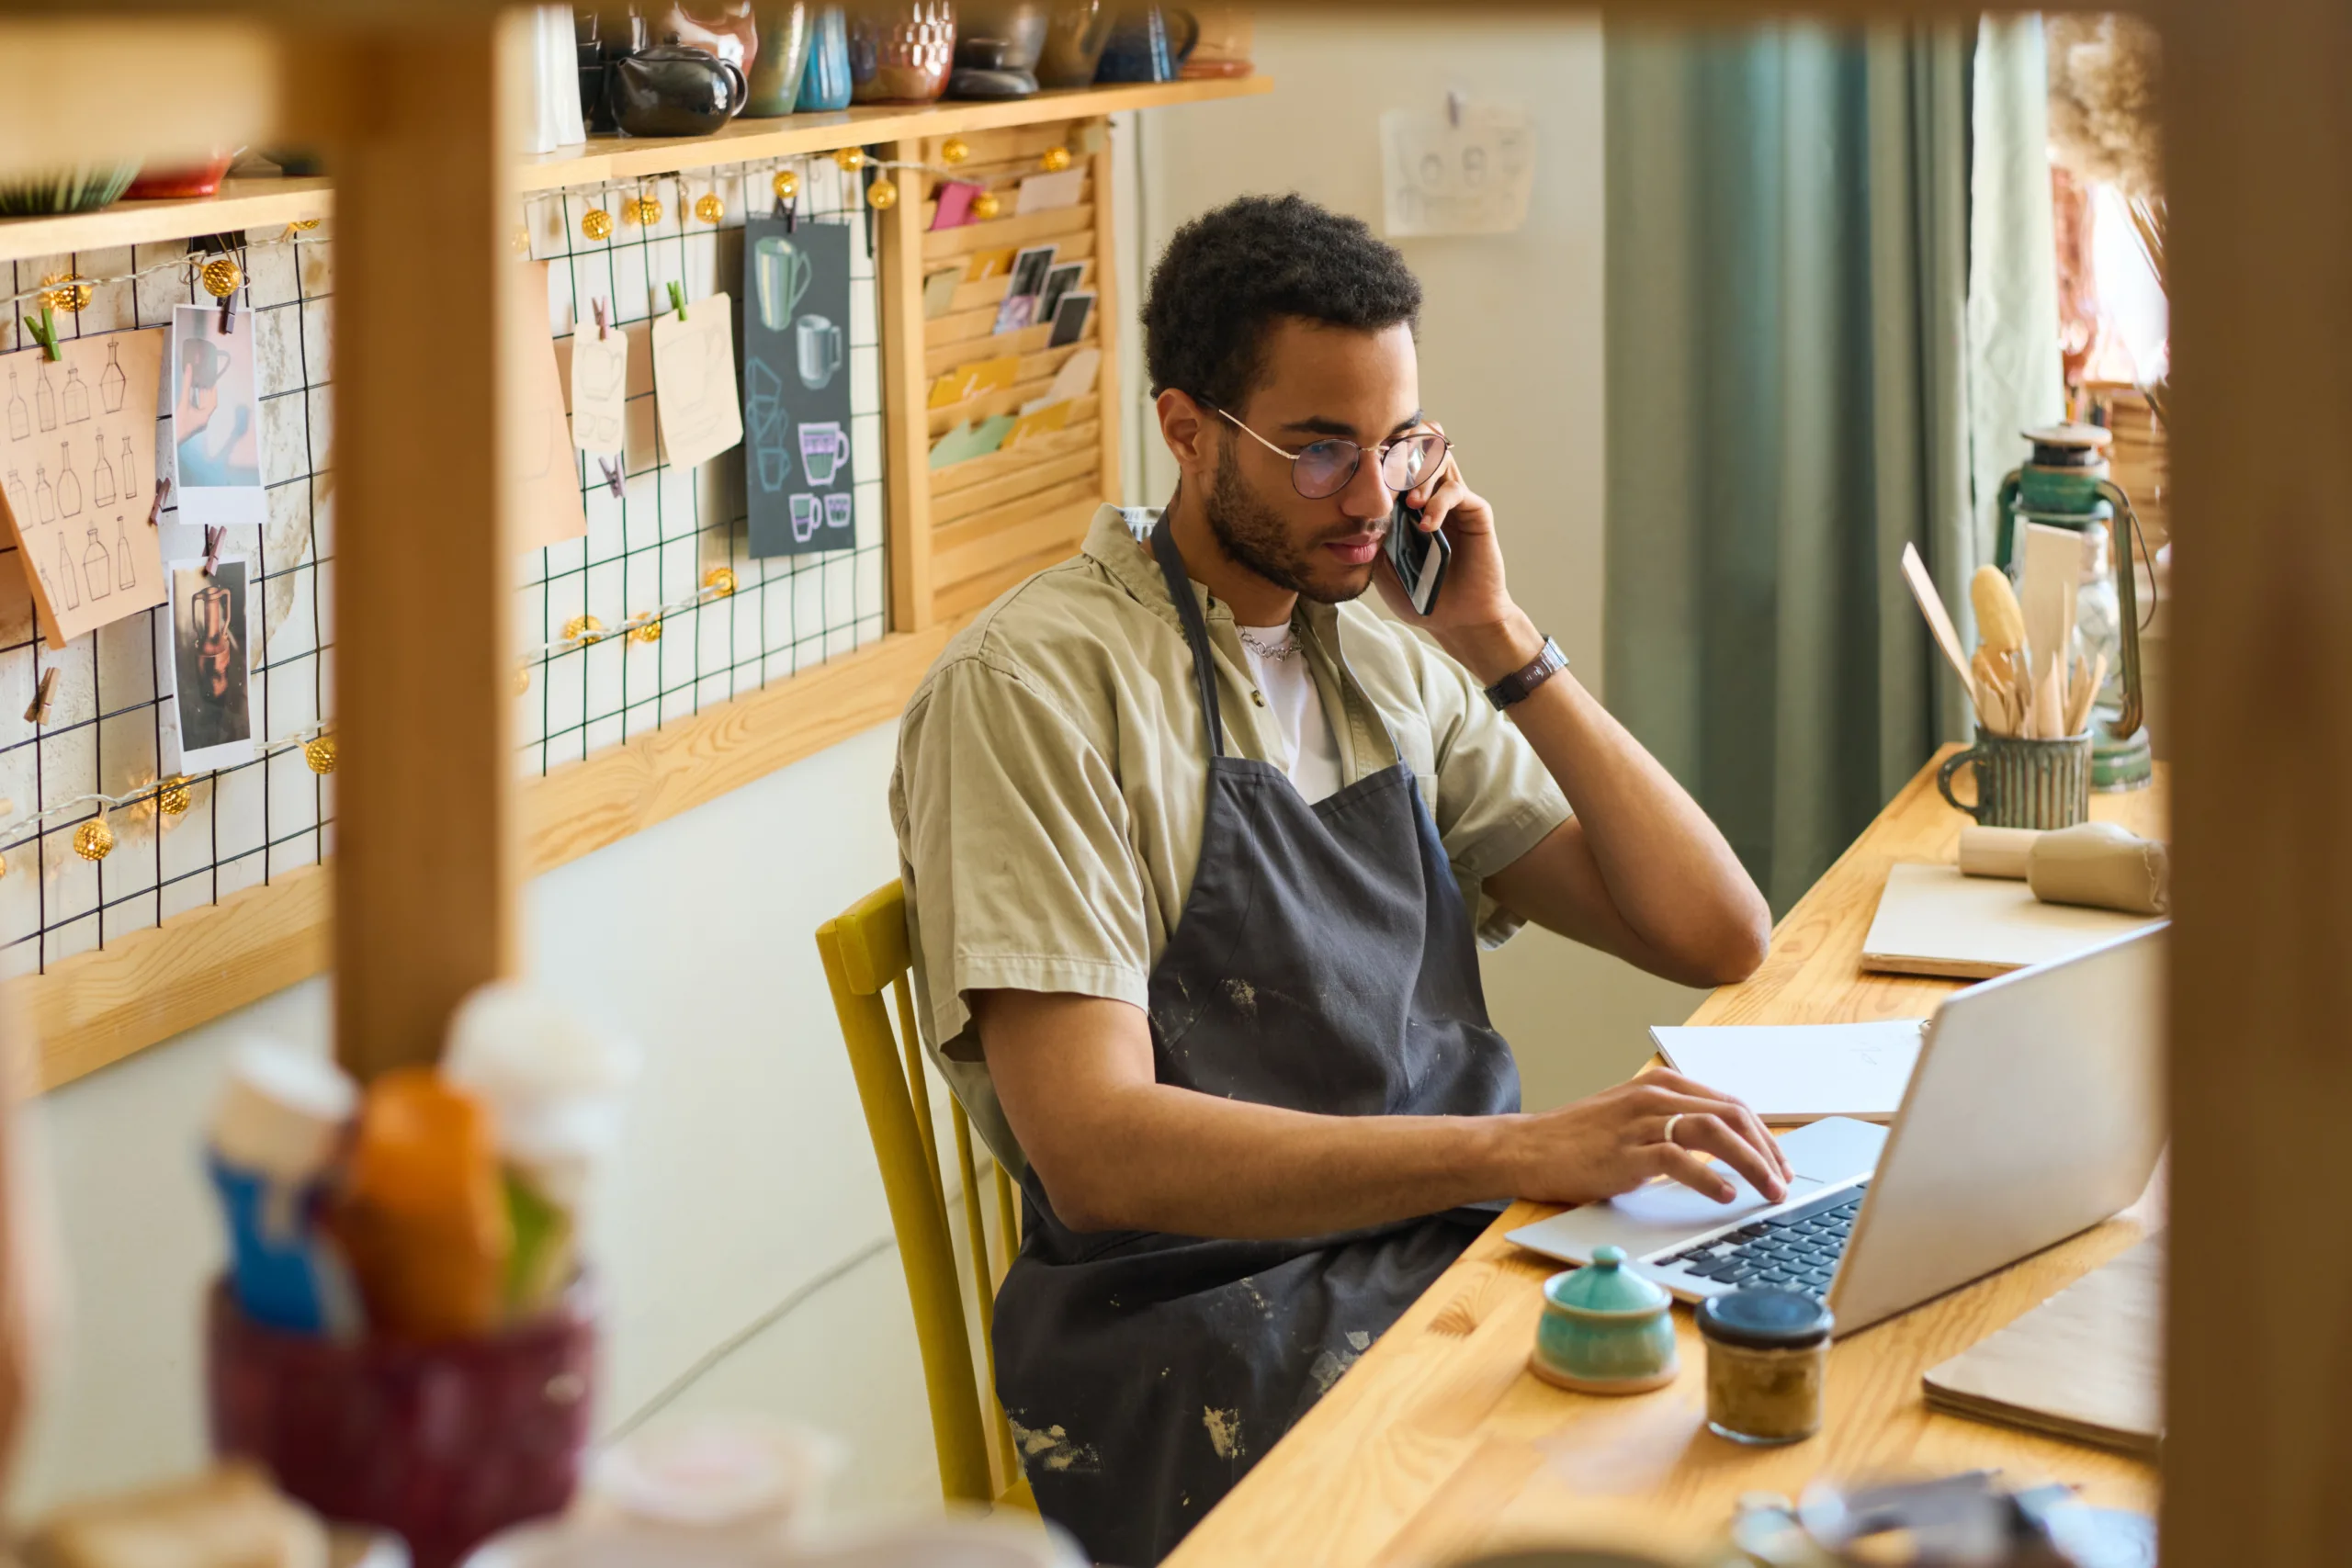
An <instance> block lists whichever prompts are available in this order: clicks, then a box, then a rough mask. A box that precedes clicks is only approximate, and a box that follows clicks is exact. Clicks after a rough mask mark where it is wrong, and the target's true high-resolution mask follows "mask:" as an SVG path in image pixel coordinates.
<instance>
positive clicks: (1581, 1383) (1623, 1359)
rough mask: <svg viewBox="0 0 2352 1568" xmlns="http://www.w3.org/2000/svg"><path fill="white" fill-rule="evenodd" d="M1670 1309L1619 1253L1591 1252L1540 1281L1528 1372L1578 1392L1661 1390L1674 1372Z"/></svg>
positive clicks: (1661, 1290)
mask: <svg viewBox="0 0 2352 1568" xmlns="http://www.w3.org/2000/svg"><path fill="white" fill-rule="evenodd" d="M1673 1308H1674V1298H1673V1296H1671V1295H1669V1294H1668V1292H1667V1290H1666V1287H1665V1286H1663V1285H1661V1284H1659V1283H1658V1282H1657V1280H1652V1279H1650V1278H1648V1277H1647V1276H1646V1275H1645V1274H1643V1273H1642V1272H1641V1271H1640V1270H1639V1269H1634V1268H1630V1267H1628V1266H1627V1264H1626V1262H1625V1254H1624V1251H1623V1248H1621V1247H1595V1248H1594V1249H1593V1253H1592V1261H1591V1262H1590V1263H1589V1264H1587V1265H1586V1266H1585V1267H1584V1268H1582V1269H1571V1270H1569V1271H1568V1272H1567V1273H1565V1274H1555V1275H1553V1276H1552V1277H1551V1278H1550V1279H1548V1280H1544V1317H1543V1320H1542V1321H1541V1322H1540V1323H1538V1324H1537V1325H1536V1328H1535V1352H1534V1354H1533V1355H1532V1357H1531V1358H1529V1360H1528V1370H1529V1371H1532V1372H1533V1373H1534V1374H1535V1375H1536V1376H1537V1377H1539V1378H1542V1379H1543V1380H1544V1382H1549V1383H1556V1384H1557V1385H1558V1386H1560V1387H1562V1388H1570V1389H1575V1390H1576V1391H1577V1393H1648V1392H1649V1391H1650V1390H1651V1389H1654V1388H1664V1387H1665V1386H1666V1385H1667V1384H1668V1383H1670V1382H1673V1381H1674V1376H1675V1373H1676V1372H1678V1371H1680V1370H1681V1369H1680V1363H1679V1360H1678V1359H1677V1358H1676V1355H1675V1349H1674V1315H1673Z"/></svg>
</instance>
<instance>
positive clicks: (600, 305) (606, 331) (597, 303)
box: [589, 294, 612, 342]
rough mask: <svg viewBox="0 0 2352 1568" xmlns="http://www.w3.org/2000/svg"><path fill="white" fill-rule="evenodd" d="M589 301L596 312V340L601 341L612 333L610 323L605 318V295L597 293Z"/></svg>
mask: <svg viewBox="0 0 2352 1568" xmlns="http://www.w3.org/2000/svg"><path fill="white" fill-rule="evenodd" d="M589 303H590V306H591V308H592V309H594V310H595V312H596V338H597V341H599V342H602V341H603V340H604V339H605V338H607V337H609V336H611V335H612V325H611V323H610V322H609V321H606V320H605V297H604V296H603V295H601V294H599V295H598V296H597V297H596V298H595V299H593V300H591V301H590V302H589Z"/></svg>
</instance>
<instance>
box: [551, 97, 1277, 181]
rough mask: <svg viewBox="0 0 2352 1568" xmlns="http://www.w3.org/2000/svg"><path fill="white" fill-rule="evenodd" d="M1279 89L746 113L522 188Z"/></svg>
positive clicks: (559, 159)
mask: <svg viewBox="0 0 2352 1568" xmlns="http://www.w3.org/2000/svg"><path fill="white" fill-rule="evenodd" d="M1273 85H1274V84H1273V78H1272V77H1270V76H1236V77H1227V78H1223V79H1220V80H1213V81H1201V82H1153V83H1137V84H1135V85H1126V86H1111V87H1077V88H1072V89H1071V90H1069V91H1068V92H1061V93H1040V94H1038V95H1037V96H1035V97H1033V98H1012V99H1006V100H1001V101H995V102H984V103H966V102H961V101H957V102H947V103H936V104H862V105H857V106H855V107H851V108H847V109H843V110H842V111H840V112H839V113H836V114H795V115H786V116H784V117H782V118H777V119H739V120H736V121H734V122H732V123H731V124H729V125H728V126H727V127H726V129H724V130H720V131H719V132H718V134H717V135H715V136H680V137H646V138H642V139H639V138H636V137H627V136H592V137H590V138H589V139H588V146H587V149H586V151H585V152H582V151H580V150H577V149H571V148H566V149H564V150H563V151H561V152H546V153H542V154H540V155H539V156H537V157H536V158H527V159H525V160H524V161H523V164H522V165H521V167H520V169H519V170H518V171H517V175H516V186H517V188H518V189H521V190H525V191H538V190H556V189H559V188H560V187H562V186H582V185H596V184H599V183H601V182H604V181H607V180H631V179H638V178H639V177H641V176H643V175H665V174H669V173H670V172H672V171H673V170H676V169H698V168H706V167H707V166H709V165H710V164H741V163H750V162H752V160H754V159H759V158H785V157H790V156H792V155H794V154H796V153H801V152H831V151H832V150H833V149H834V148H837V147H864V146H870V145H872V144H873V143H875V142H877V141H909V140H914V139H918V138H922V137H931V136H952V135H956V134H959V133H963V132H968V131H975V130H1004V129H1006V128H1007V127H1010V126H1016V125H1035V124H1038V123H1040V122H1044V121H1051V120H1063V119H1082V118H1087V117H1088V116H1091V115H1105V114H1118V113H1120V112H1122V111H1124V110H1126V109H1156V108H1166V107H1170V106H1171V105H1175V104H1199V103H1207V102H1210V101H1212V100H1214V99H1217V98H1245V97H1250V96H1254V95H1256V94H1259V93H1264V92H1271V91H1272V89H1273Z"/></svg>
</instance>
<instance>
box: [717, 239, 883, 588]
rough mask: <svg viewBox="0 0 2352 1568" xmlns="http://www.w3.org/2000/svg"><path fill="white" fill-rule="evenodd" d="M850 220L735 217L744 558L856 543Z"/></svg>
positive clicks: (843, 546)
mask: <svg viewBox="0 0 2352 1568" xmlns="http://www.w3.org/2000/svg"><path fill="white" fill-rule="evenodd" d="M850 227H851V226H850V225H849V224H846V223H811V222H808V221H806V220H803V221H801V222H798V223H794V224H786V222H785V220H783V219H781V218H754V219H752V220H749V221H748V222H746V223H745V224H744V225H743V293H744V296H745V298H744V300H743V479H744V484H743V489H744V493H745V495H746V496H747V497H748V498H749V501H750V512H751V536H752V540H751V542H752V555H753V556H754V557H763V556H790V555H801V554H804V553H807V552H809V551H812V550H842V549H847V548H849V547H850V546H851V545H853V544H854V543H855V542H856V537H857V525H856V516H857V507H856V504H855V502H854V499H853V497H854V490H853V489H852V486H853V485H854V482H855V480H856V478H857V475H856V469H855V467H854V464H853V463H852V461H851V458H850V438H849V243H850Z"/></svg>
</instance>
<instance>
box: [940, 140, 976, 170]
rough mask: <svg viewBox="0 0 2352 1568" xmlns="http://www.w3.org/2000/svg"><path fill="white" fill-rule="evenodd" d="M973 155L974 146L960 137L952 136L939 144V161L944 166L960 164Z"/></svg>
mask: <svg viewBox="0 0 2352 1568" xmlns="http://www.w3.org/2000/svg"><path fill="white" fill-rule="evenodd" d="M971 155H972V144H971V143H970V142H968V141H965V140H964V139H963V138H962V137H960V136H951V137H949V138H948V139H947V140H946V141H943V142H941V143H940V144H939V160H940V162H941V163H943V164H960V163H962V162H963V161H964V160H965V159H967V158H968V157H970V156H971Z"/></svg>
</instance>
